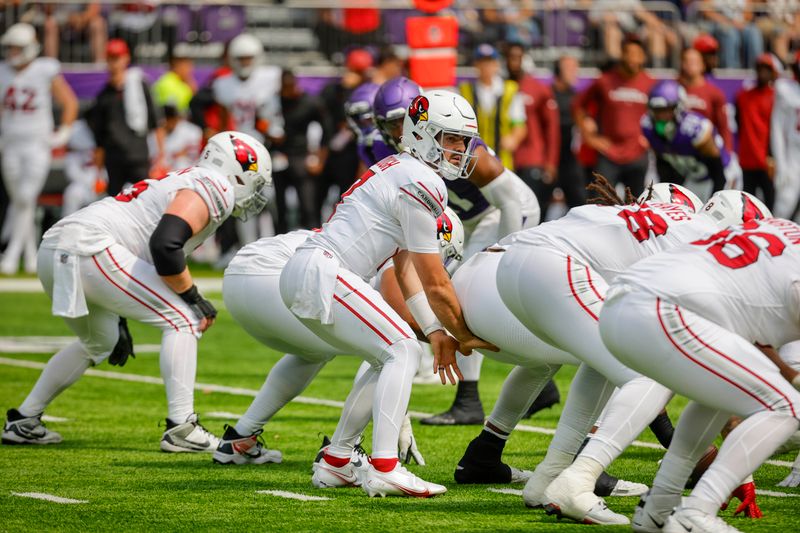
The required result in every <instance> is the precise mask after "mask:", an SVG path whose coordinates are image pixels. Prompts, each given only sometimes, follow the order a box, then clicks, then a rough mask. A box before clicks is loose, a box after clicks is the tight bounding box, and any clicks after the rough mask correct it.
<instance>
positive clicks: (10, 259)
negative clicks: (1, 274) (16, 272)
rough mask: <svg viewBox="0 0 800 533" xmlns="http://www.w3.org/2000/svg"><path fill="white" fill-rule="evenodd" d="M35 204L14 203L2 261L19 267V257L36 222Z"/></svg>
mask: <svg viewBox="0 0 800 533" xmlns="http://www.w3.org/2000/svg"><path fill="white" fill-rule="evenodd" d="M35 215H36V206H35V205H34V204H32V203H27V202H25V203H21V202H17V203H16V204H14V210H13V215H12V217H11V227H12V232H11V236H10V238H9V241H8V246H7V247H6V251H5V253H4V255H3V263H4V264H5V265H12V266H14V267H15V268H19V259H20V257H21V256H22V252H23V250H24V248H25V245H26V243H27V241H28V239H29V235H30V234H31V233H32V232H33V225H34V224H35V223H36V217H35Z"/></svg>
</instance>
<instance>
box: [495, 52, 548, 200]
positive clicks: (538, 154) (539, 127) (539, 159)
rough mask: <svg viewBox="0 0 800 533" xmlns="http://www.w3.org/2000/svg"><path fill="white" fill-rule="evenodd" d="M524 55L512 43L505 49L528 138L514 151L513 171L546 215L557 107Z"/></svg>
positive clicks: (509, 71) (508, 67) (509, 73)
mask: <svg viewBox="0 0 800 533" xmlns="http://www.w3.org/2000/svg"><path fill="white" fill-rule="evenodd" d="M524 56H525V49H524V47H523V46H522V45H521V44H518V43H512V44H509V45H508V47H507V48H506V68H507V70H508V77H509V79H512V80H514V81H516V82H517V83H518V84H519V93H520V94H521V95H522V101H523V102H524V104H525V116H526V122H527V125H528V133H527V135H526V136H525V138H524V139H523V140H522V143H520V145H519V147H517V150H516V151H515V152H514V170H515V171H516V173H517V174H518V175H519V177H520V178H522V181H524V182H525V183H526V184H527V185H528V187H530V188H531V189H532V190H533V192H534V193H535V194H536V198H537V199H538V200H539V204H540V205H541V206H542V212H543V213H544V212H546V209H547V204H548V203H549V200H550V196H551V195H552V193H553V188H554V186H555V181H556V177H557V173H558V155H559V149H560V146H559V145H560V141H561V133H560V129H559V117H558V106H557V105H556V101H555V99H554V98H553V91H552V90H551V89H550V87H548V86H547V85H545V84H544V83H542V82H540V81H539V80H537V79H536V78H534V77H533V76H531V75H530V74H528V73H526V72H525V69H524V68H523V59H524Z"/></svg>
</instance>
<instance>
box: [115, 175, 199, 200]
mask: <svg viewBox="0 0 800 533" xmlns="http://www.w3.org/2000/svg"><path fill="white" fill-rule="evenodd" d="M190 170H192V169H191V167H190V168H184V169H183V170H179V171H177V172H174V173H173V174H175V175H176V176H180V175H181V174H186V173H187V172H189V171H190ZM169 176H170V174H164V175H163V176H160V177H158V178H150V179H146V180H142V181H137V182H136V183H134V184H133V185H131V186H130V187H128V188H127V189H123V190H122V191H120V193H119V194H118V195H116V196H115V197H114V200H116V201H118V202H130V201H131V200H134V199H136V198H138V197H139V195H140V194H142V193H143V192H144V191H146V190H147V188H148V187H150V182H151V181H161V180H163V179H164V178H166V177H169Z"/></svg>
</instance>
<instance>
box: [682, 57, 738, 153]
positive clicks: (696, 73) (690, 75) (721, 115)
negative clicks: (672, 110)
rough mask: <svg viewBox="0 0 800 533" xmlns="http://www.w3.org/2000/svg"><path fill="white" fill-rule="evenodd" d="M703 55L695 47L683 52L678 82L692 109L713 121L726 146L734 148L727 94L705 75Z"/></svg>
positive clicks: (729, 148)
mask: <svg viewBox="0 0 800 533" xmlns="http://www.w3.org/2000/svg"><path fill="white" fill-rule="evenodd" d="M704 72H705V63H704V62H703V55H702V54H701V53H700V52H699V51H698V50H696V49H694V48H687V49H685V50H684V51H683V53H682V54H681V69H680V73H679V75H678V82H679V83H680V84H681V85H683V88H684V89H685V90H686V97H687V98H686V102H687V104H688V105H687V107H688V108H689V110H690V111H695V112H697V113H700V114H701V115H703V116H704V117H706V118H707V119H709V120H710V121H711V123H712V124H713V125H714V127H715V128H717V131H718V132H719V134H720V135H721V136H722V140H723V141H725V148H727V149H728V150H732V149H733V135H732V134H731V128H730V126H729V124H728V113H727V111H725V105H726V100H725V94H723V92H722V90H721V89H720V88H719V87H717V86H716V85H714V83H713V82H711V81H710V80H708V79H707V78H706V77H705V76H704Z"/></svg>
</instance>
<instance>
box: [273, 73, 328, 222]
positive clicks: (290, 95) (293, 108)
mask: <svg viewBox="0 0 800 533" xmlns="http://www.w3.org/2000/svg"><path fill="white" fill-rule="evenodd" d="M280 98H281V113H282V115H283V122H284V134H283V137H281V138H280V139H273V143H272V150H273V159H275V158H276V153H281V154H283V155H285V156H286V158H287V163H288V166H287V167H286V169H285V170H282V171H280V172H276V173H275V174H274V184H275V204H276V207H277V208H278V220H277V223H276V227H275V230H276V231H277V232H278V233H285V232H287V231H289V227H288V226H289V224H288V221H287V216H286V197H285V195H286V189H287V188H288V187H289V186H293V187H294V188H295V190H296V191H297V196H298V198H299V200H300V224H301V226H302V227H304V228H316V227H319V225H320V212H319V209H318V208H317V197H318V191H317V189H318V188H319V185H320V184H319V183H318V181H319V176H320V174H321V173H322V170H323V168H324V167H325V160H326V158H327V155H328V148H327V143H328V139H329V137H330V131H331V122H330V118H329V115H328V113H327V111H326V110H325V108H324V107H323V105H322V102H320V101H319V100H318V99H317V98H315V97H312V96H310V95H308V94H306V93H304V92H303V90H302V89H301V88H300V87H299V86H298V84H297V79H296V78H295V76H294V73H292V72H291V71H289V70H284V71H283V74H282V75H281V92H280Z"/></svg>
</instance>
